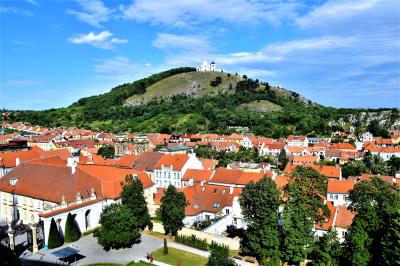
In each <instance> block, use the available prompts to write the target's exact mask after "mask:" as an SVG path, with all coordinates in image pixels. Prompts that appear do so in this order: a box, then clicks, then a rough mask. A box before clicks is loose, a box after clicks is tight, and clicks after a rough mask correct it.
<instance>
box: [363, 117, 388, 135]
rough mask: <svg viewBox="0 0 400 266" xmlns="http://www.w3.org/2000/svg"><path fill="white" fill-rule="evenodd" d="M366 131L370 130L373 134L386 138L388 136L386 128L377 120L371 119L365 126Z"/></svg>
mask: <svg viewBox="0 0 400 266" xmlns="http://www.w3.org/2000/svg"><path fill="white" fill-rule="evenodd" d="M367 129H368V131H369V132H371V133H372V134H373V135H374V136H377V137H384V138H387V137H389V132H388V131H387V129H385V128H383V127H382V126H381V125H380V124H379V121H378V120H372V121H371V122H370V123H369V125H368V127H367Z"/></svg>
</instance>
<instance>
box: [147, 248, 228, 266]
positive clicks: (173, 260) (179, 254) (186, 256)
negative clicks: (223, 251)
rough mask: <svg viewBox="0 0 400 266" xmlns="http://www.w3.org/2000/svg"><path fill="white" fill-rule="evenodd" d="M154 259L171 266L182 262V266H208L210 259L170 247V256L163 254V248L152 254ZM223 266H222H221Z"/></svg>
mask: <svg viewBox="0 0 400 266" xmlns="http://www.w3.org/2000/svg"><path fill="white" fill-rule="evenodd" d="M151 254H152V255H153V256H154V259H155V260H157V261H161V262H164V263H168V264H171V265H177V263H178V260H180V265H182V266H195V265H196V266H201V265H206V264H207V261H208V259H207V258H206V257H202V256H199V255H196V254H193V253H190V252H186V251H183V250H179V249H176V248H171V247H168V255H164V254H163V248H160V249H158V250H156V251H154V252H152V253H151ZM221 266H222V265H221Z"/></svg>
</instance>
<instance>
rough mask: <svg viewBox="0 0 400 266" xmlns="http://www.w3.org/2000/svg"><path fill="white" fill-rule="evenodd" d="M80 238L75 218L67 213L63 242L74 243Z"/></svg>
mask: <svg viewBox="0 0 400 266" xmlns="http://www.w3.org/2000/svg"><path fill="white" fill-rule="evenodd" d="M80 237H81V232H80V230H79V227H78V225H77V224H76V222H75V217H74V216H72V214H71V213H70V212H69V213H68V216H67V221H66V222H65V235H64V240H65V242H67V243H69V242H75V241H77V240H78V239H79V238H80Z"/></svg>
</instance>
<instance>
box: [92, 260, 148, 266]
mask: <svg viewBox="0 0 400 266" xmlns="http://www.w3.org/2000/svg"><path fill="white" fill-rule="evenodd" d="M148 265H152V264H150V263H147V262H144V261H139V262H134V261H132V262H129V263H128V264H126V265H124V264H119V263H93V264H86V265H85V266H148Z"/></svg>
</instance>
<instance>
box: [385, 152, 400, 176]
mask: <svg viewBox="0 0 400 266" xmlns="http://www.w3.org/2000/svg"><path fill="white" fill-rule="evenodd" d="M387 165H388V168H389V175H391V176H394V175H395V174H396V172H397V171H399V170H400V157H395V156H394V155H393V156H392V157H390V159H389V161H387Z"/></svg>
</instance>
